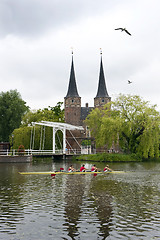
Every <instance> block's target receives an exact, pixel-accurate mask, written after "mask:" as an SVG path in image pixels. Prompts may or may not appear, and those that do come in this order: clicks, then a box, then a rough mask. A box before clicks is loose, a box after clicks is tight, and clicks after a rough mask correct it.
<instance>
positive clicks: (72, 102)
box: [64, 52, 81, 126]
mask: <svg viewBox="0 0 160 240" xmlns="http://www.w3.org/2000/svg"><path fill="white" fill-rule="evenodd" d="M64 107H65V122H66V123H69V124H72V125H76V126H79V125H80V118H81V97H80V96H79V94H78V91H77V85H76V78H75V72H74V63H73V52H72V63H71V72H70V79H69V86H68V92H67V95H66V97H65V98H64Z"/></svg>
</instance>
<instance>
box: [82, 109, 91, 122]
mask: <svg viewBox="0 0 160 240" xmlns="http://www.w3.org/2000/svg"><path fill="white" fill-rule="evenodd" d="M93 108H94V107H81V120H85V119H86V117H87V116H88V114H89V113H90V112H91V111H92V109H93Z"/></svg>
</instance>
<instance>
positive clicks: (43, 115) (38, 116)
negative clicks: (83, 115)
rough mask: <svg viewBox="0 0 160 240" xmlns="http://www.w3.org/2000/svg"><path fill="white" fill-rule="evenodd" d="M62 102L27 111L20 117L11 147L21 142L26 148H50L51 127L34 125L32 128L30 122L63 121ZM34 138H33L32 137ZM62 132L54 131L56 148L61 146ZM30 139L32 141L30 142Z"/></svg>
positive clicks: (15, 146) (16, 146)
mask: <svg viewBox="0 0 160 240" xmlns="http://www.w3.org/2000/svg"><path fill="white" fill-rule="evenodd" d="M61 105H62V102H58V103H57V105H56V106H55V107H48V108H44V109H39V110H37V111H35V110H34V111H29V112H27V113H26V114H25V116H24V117H23V119H22V125H21V127H20V128H17V129H15V130H14V132H13V134H14V143H13V147H14V148H15V149H17V148H18V146H19V145H21V144H23V145H24V146H25V148H26V149H30V148H31V149H32V148H33V149H40V148H41V149H47V150H51V149H52V136H53V130H52V128H51V127H44V126H37V125H36V126H35V127H34V128H33V126H32V122H40V121H42V120H43V121H52V122H63V121H64V110H63V109H62V110H61ZM33 138H34V139H33ZM62 138H63V135H62V132H61V131H57V132H56V145H57V148H61V144H62V143H61V142H62ZM31 140H32V143H31Z"/></svg>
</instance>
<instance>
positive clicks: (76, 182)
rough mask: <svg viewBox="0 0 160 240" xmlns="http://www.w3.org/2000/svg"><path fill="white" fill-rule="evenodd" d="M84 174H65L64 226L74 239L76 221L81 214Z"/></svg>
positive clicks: (76, 230) (76, 233)
mask: <svg viewBox="0 0 160 240" xmlns="http://www.w3.org/2000/svg"><path fill="white" fill-rule="evenodd" d="M85 185H86V182H85V176H83V175H82V176H78V177H77V176H75V175H72V176H66V189H65V197H64V201H65V221H66V223H65V226H66V227H67V231H68V235H69V236H70V237H71V238H72V239H74V237H75V236H77V235H78V234H79V233H78V226H77V224H78V221H79V218H80V215H81V211H82V210H81V207H82V202H83V195H84V191H85Z"/></svg>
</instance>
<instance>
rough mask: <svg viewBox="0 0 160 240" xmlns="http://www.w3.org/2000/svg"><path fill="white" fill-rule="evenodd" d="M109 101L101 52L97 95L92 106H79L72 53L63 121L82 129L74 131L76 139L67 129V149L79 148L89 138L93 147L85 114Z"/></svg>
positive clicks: (79, 98)
mask: <svg viewBox="0 0 160 240" xmlns="http://www.w3.org/2000/svg"><path fill="white" fill-rule="evenodd" d="M110 101H111V97H109V95H108V91H107V88H106V82H105V75H104V70H103V63H102V54H101V61H100V72H99V81H98V90H97V95H96V97H95V98H94V107H89V106H88V104H87V103H86V106H85V107H82V106H81V97H80V96H79V94H78V90H77V84H76V78H75V70H74V61H73V54H72V62H71V71H70V78H69V85H68V92H67V95H66V97H65V98H64V109H65V122H66V123H69V124H73V125H76V126H83V128H84V130H83V131H78V130H77V131H74V133H73V135H74V137H75V138H76V141H75V139H73V136H72V133H71V132H69V131H67V132H66V143H67V149H80V148H81V145H83V144H82V143H83V142H84V140H90V142H91V145H92V149H93V148H94V147H95V144H94V139H93V138H92V137H91V136H90V132H89V130H88V128H87V126H86V125H85V124H84V120H85V119H86V117H87V115H88V114H89V113H90V112H91V110H92V109H94V108H102V107H103V106H104V105H105V104H106V103H108V102H110Z"/></svg>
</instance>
